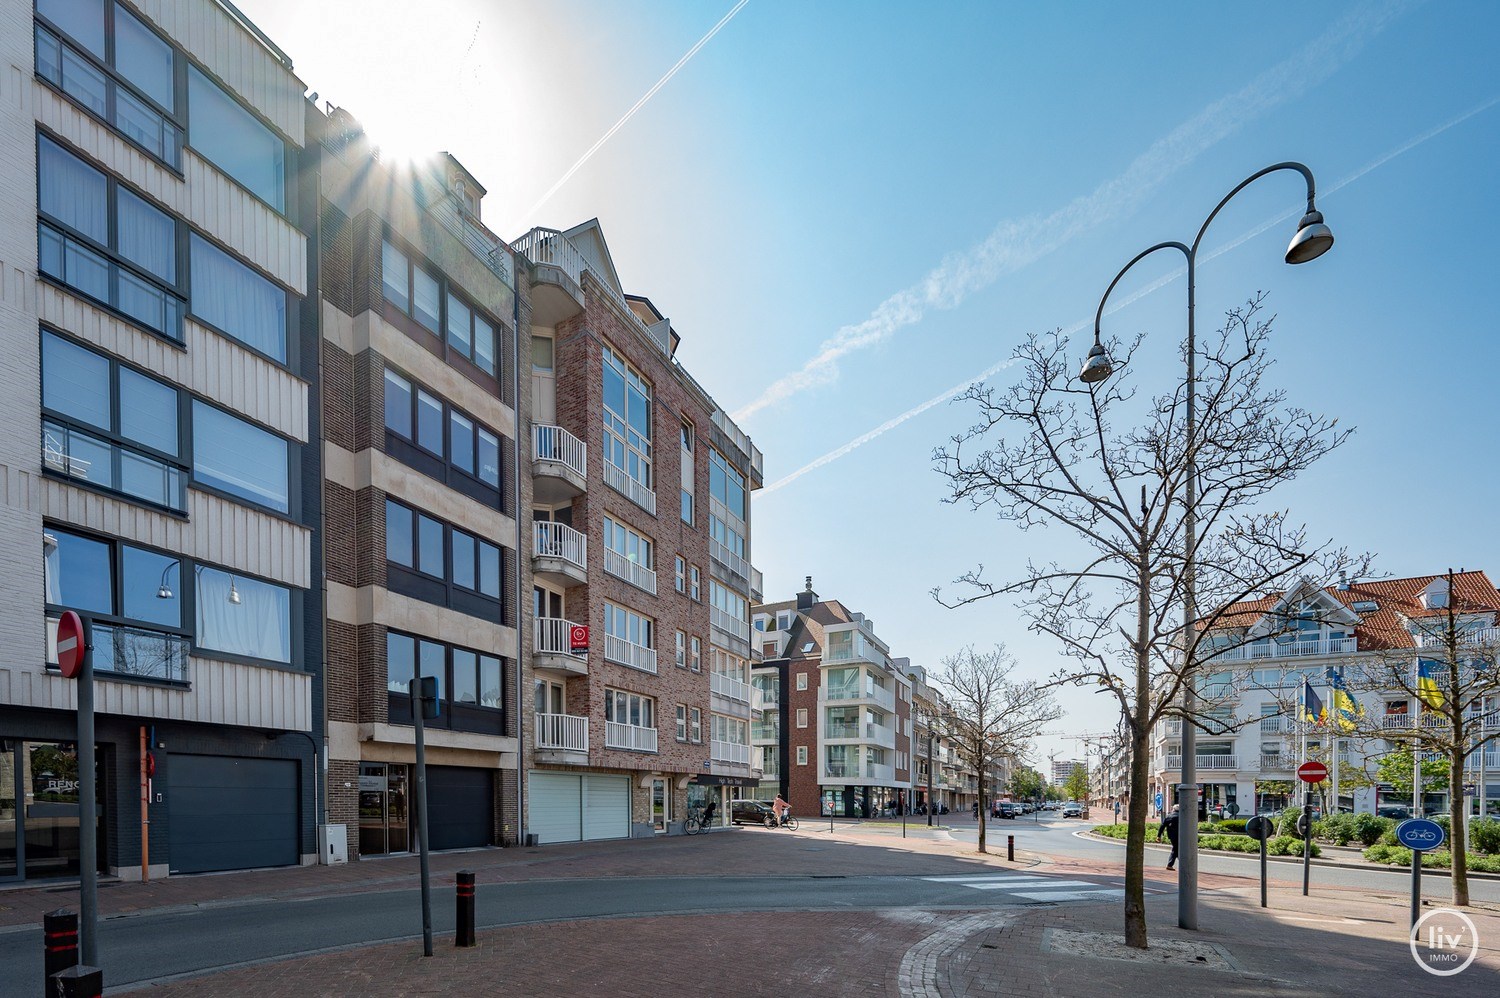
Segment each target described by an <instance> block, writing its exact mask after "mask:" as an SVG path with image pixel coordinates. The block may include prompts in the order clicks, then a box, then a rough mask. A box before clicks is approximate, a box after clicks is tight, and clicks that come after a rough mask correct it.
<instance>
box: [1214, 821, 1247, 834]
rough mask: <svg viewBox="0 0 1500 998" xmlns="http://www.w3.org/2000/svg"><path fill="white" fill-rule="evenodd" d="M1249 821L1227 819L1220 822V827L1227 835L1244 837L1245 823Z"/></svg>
mask: <svg viewBox="0 0 1500 998" xmlns="http://www.w3.org/2000/svg"><path fill="white" fill-rule="evenodd" d="M1247 820H1248V819H1246V818H1225V819H1224V820H1223V821H1221V822H1219V827H1220V828H1222V829H1224V832H1225V834H1228V835H1243V834H1245V822H1246V821H1247Z"/></svg>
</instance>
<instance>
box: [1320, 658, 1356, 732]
mask: <svg viewBox="0 0 1500 998" xmlns="http://www.w3.org/2000/svg"><path fill="white" fill-rule="evenodd" d="M1328 686H1329V689H1330V690H1331V692H1332V695H1331V696H1330V697H1329V699H1330V700H1332V701H1333V719H1334V723H1335V724H1337V725H1338V726H1339V730H1340V731H1353V730H1354V728H1355V726H1356V725H1357V724H1358V723H1359V721H1360V719H1361V718H1363V717H1364V716H1365V708H1364V705H1363V704H1361V703H1360V702H1359V701H1358V700H1356V699H1354V698H1353V697H1352V696H1350V695H1349V691H1348V690H1347V689H1345V688H1344V673H1343V671H1342V670H1340V669H1335V668H1329V670H1328Z"/></svg>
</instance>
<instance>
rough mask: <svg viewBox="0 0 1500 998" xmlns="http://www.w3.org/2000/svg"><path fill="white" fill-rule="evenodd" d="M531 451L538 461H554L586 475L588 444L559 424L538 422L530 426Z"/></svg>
mask: <svg viewBox="0 0 1500 998" xmlns="http://www.w3.org/2000/svg"><path fill="white" fill-rule="evenodd" d="M531 453H532V456H533V457H534V458H536V460H538V461H556V462H557V463H558V464H561V465H564V466H566V467H567V468H569V469H571V470H572V471H574V472H576V473H577V474H579V475H581V476H584V477H587V476H588V467H589V464H588V461H589V445H588V444H586V443H584V442H583V441H582V440H579V439H578V438H577V437H575V436H573V434H571V433H569V432H568V431H567V430H565V429H563V428H562V427H561V426H551V425H547V424H544V423H538V424H536V425H535V426H533V427H532V428H531Z"/></svg>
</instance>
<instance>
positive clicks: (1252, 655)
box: [1203, 637, 1356, 663]
mask: <svg viewBox="0 0 1500 998" xmlns="http://www.w3.org/2000/svg"><path fill="white" fill-rule="evenodd" d="M1355 650H1356V643H1355V640H1354V638H1352V637H1348V638H1323V637H1319V638H1308V639H1306V640H1302V641H1276V640H1271V639H1266V640H1262V641H1252V642H1250V643H1249V644H1243V645H1238V646H1236V647H1234V648H1226V649H1224V650H1223V651H1219V652H1204V655H1203V661H1204V662H1205V663H1208V662H1210V661H1224V662H1237V661H1238V662H1257V661H1261V660H1263V659H1268V658H1304V657H1308V656H1315V655H1346V654H1349V653H1351V652H1353V651H1355Z"/></svg>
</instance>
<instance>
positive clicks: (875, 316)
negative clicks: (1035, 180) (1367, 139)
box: [733, 2, 1405, 422]
mask: <svg viewBox="0 0 1500 998" xmlns="http://www.w3.org/2000/svg"><path fill="white" fill-rule="evenodd" d="M1404 6H1405V5H1404V4H1403V3H1399V2H1387V3H1384V4H1381V5H1380V6H1378V7H1373V8H1366V9H1364V10H1361V11H1358V12H1355V13H1353V14H1350V15H1348V16H1345V17H1343V18H1341V19H1340V20H1339V21H1337V22H1336V23H1335V24H1334V25H1333V26H1332V27H1330V28H1329V29H1328V30H1327V31H1325V32H1324V33H1323V34H1322V35H1321V36H1320V37H1318V38H1317V39H1315V40H1314V41H1312V42H1311V43H1309V44H1308V45H1306V46H1304V47H1303V48H1302V49H1301V50H1300V51H1299V52H1297V53H1296V54H1295V55H1293V56H1291V57H1290V58H1288V59H1285V60H1283V61H1281V62H1279V63H1277V64H1276V65H1274V66H1272V67H1271V68H1270V69H1267V70H1265V71H1264V72H1262V73H1261V74H1260V75H1259V76H1257V77H1256V78H1255V79H1253V80H1252V81H1250V83H1249V84H1247V85H1246V86H1244V87H1243V88H1241V89H1240V90H1238V91H1236V92H1234V93H1232V94H1229V95H1227V96H1225V97H1222V98H1220V99H1219V100H1217V101H1214V102H1213V103H1211V104H1209V105H1208V106H1207V107H1205V108H1203V110H1201V111H1199V112H1198V113H1197V114H1195V115H1194V116H1193V117H1191V118H1189V119H1188V120H1187V121H1185V122H1183V123H1182V124H1181V125H1178V126H1177V127H1176V128H1175V129H1173V130H1172V131H1171V132H1170V133H1168V134H1167V135H1166V136H1165V137H1163V138H1161V139H1158V140H1157V141H1156V142H1154V143H1153V144H1152V145H1151V146H1150V147H1149V148H1147V150H1146V151H1145V152H1143V153H1142V154H1141V155H1140V156H1138V157H1136V159H1135V161H1134V162H1132V163H1131V164H1130V165H1129V166H1128V167H1126V169H1125V172H1124V173H1122V174H1120V175H1119V176H1118V177H1115V178H1113V179H1111V180H1108V181H1106V182H1105V183H1103V184H1101V185H1099V187H1098V188H1096V189H1095V190H1094V191H1093V192H1092V193H1090V194H1087V195H1085V196H1082V197H1078V198H1075V199H1074V200H1073V201H1072V202H1070V203H1069V204H1067V205H1065V206H1063V207H1061V208H1059V209H1057V210H1055V211H1053V212H1051V213H1050V214H1048V215H1031V216H1027V217H1025V218H1021V219H1018V220H1006V221H1004V222H1001V223H1000V224H999V225H998V226H996V227H995V229H994V230H993V231H992V232H991V233H990V234H989V235H988V236H987V237H986V238H985V239H984V241H982V242H981V243H979V244H978V245H977V246H974V247H973V248H971V249H970V250H968V251H967V252H955V253H952V254H950V255H949V256H947V257H946V258H945V259H944V260H943V261H942V262H941V263H939V264H938V265H937V266H936V267H935V268H933V269H932V270H931V271H929V272H928V274H927V276H926V277H925V278H923V279H922V280H921V281H920V282H918V283H916V284H914V285H912V286H911V287H908V288H906V289H904V290H902V291H898V292H897V293H896V294H894V295H892V296H891V297H889V298H887V299H886V300H885V301H883V302H881V303H880V305H879V306H877V307H876V309H875V310H874V311H873V312H871V313H870V316H869V318H867V319H865V320H864V321H863V322H859V323H855V324H853V325H849V326H844V327H843V328H842V329H840V330H839V331H838V332H837V333H835V334H834V335H833V336H832V337H830V338H829V339H827V340H825V341H824V342H823V343H822V344H821V345H820V346H819V347H818V352H817V353H816V354H814V355H813V357H812V358H811V359H810V360H808V361H807V362H806V363H805V364H803V365H802V367H801V368H800V369H798V370H796V371H793V372H792V373H790V374H788V375H786V376H784V377H782V378H780V379H778V380H777V381H775V382H773V383H772V384H771V385H770V386H769V387H767V388H766V389H765V391H763V392H762V393H761V394H760V395H759V396H758V397H757V398H755V399H754V400H752V401H751V402H750V403H749V404H748V405H746V406H744V407H743V408H741V409H740V410H739V411H737V412H736V413H734V417H733V418H734V420H735V421H736V422H744V421H745V420H746V419H748V418H749V417H751V416H753V415H755V414H756V413H757V412H759V411H760V410H762V409H765V408H767V407H768V406H771V405H775V404H776V403H778V402H782V401H785V400H786V399H788V398H790V397H792V396H793V395H796V394H798V393H800V392H804V391H807V390H808V389H810V388H815V387H818V386H820V385H825V384H828V383H829V382H831V381H833V380H834V379H835V378H837V377H838V371H839V366H838V365H839V361H840V360H841V359H842V358H844V357H845V356H847V355H849V354H851V353H854V352H855V351H857V350H862V349H864V348H865V347H868V346H873V345H875V344H877V343H880V342H883V341H885V340H887V339H889V338H890V337H891V336H894V335H895V334H896V333H897V332H898V331H899V330H901V329H903V328H905V327H907V326H911V325H914V324H916V323H917V322H920V321H921V319H922V318H923V316H924V315H925V314H926V312H927V311H928V310H929V309H951V308H956V307H957V306H958V305H960V304H961V303H962V302H963V301H964V299H965V298H967V297H968V296H969V295H970V294H972V293H973V292H975V291H978V290H981V289H983V288H985V287H988V286H989V285H991V284H993V283H994V282H995V281H996V280H997V279H999V277H1000V276H1001V275H1002V274H1006V273H1009V272H1012V271H1015V270H1019V269H1021V268H1022V267H1025V266H1027V265H1028V264H1030V263H1032V262H1034V261H1036V260H1037V259H1039V258H1041V257H1043V256H1045V255H1047V254H1048V253H1051V252H1052V251H1053V250H1056V249H1057V248H1059V247H1060V246H1062V245H1064V244H1065V243H1067V242H1068V241H1070V240H1071V239H1073V238H1074V237H1075V236H1077V235H1079V234H1081V233H1083V232H1086V231H1088V230H1089V229H1092V228H1094V227H1095V226H1098V225H1100V224H1102V223H1104V222H1106V221H1109V220H1110V219H1112V218H1116V217H1119V216H1121V215H1123V214H1125V213H1128V212H1129V211H1131V210H1133V209H1134V208H1135V207H1136V206H1137V205H1138V204H1140V203H1141V202H1142V201H1143V200H1144V199H1145V198H1146V197H1148V196H1149V195H1150V194H1152V193H1153V192H1154V191H1156V190H1157V189H1158V188H1159V187H1161V185H1162V184H1164V183H1165V182H1166V181H1167V180H1168V179H1169V178H1170V177H1171V176H1172V175H1173V174H1174V173H1176V172H1177V171H1178V170H1180V169H1182V168H1183V167H1184V166H1186V165H1188V164H1189V163H1191V162H1192V161H1193V160H1194V159H1196V158H1197V157H1198V156H1199V155H1200V154H1202V153H1203V152H1205V151H1207V150H1208V149H1209V148H1211V147H1212V146H1214V145H1215V144H1217V143H1218V142H1219V141H1221V140H1222V139H1224V138H1225V137H1227V136H1229V135H1231V134H1233V133H1234V132H1235V131H1237V130H1238V129H1239V128H1240V127H1241V126H1243V125H1245V124H1247V123H1248V122H1250V121H1252V120H1254V119H1255V118H1258V117H1260V116H1261V115H1263V114H1265V113H1266V112H1267V111H1269V110H1271V109H1272V108H1274V107H1276V106H1277V105H1279V104H1283V103H1285V102H1286V101H1288V100H1292V99H1293V98H1296V97H1298V96H1300V95H1301V94H1303V93H1305V92H1306V91H1307V90H1308V89H1309V88H1311V87H1313V86H1315V85H1316V84H1318V83H1321V82H1322V81H1323V80H1325V79H1327V78H1328V77H1329V76H1331V75H1332V74H1333V73H1334V72H1335V71H1337V70H1338V69H1339V67H1340V66H1342V65H1344V64H1345V63H1346V62H1348V61H1349V60H1350V59H1352V58H1353V57H1354V56H1355V55H1356V54H1357V53H1358V52H1359V50H1360V49H1361V48H1362V47H1363V45H1364V43H1365V42H1366V41H1368V40H1369V39H1370V38H1372V37H1373V36H1374V35H1376V34H1378V33H1379V32H1380V31H1381V30H1382V29H1384V28H1385V26H1386V25H1387V24H1388V23H1389V22H1390V21H1391V20H1392V19H1393V18H1394V17H1395V16H1396V15H1397V14H1399V13H1400V12H1401V10H1402V9H1403V7H1404Z"/></svg>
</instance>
